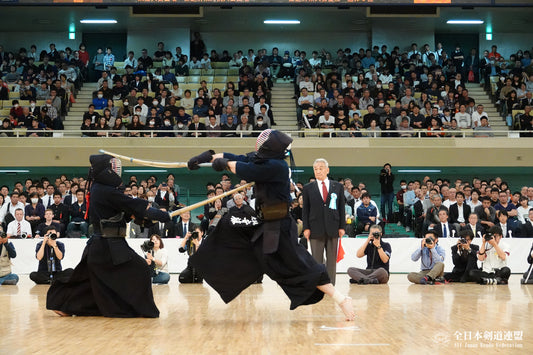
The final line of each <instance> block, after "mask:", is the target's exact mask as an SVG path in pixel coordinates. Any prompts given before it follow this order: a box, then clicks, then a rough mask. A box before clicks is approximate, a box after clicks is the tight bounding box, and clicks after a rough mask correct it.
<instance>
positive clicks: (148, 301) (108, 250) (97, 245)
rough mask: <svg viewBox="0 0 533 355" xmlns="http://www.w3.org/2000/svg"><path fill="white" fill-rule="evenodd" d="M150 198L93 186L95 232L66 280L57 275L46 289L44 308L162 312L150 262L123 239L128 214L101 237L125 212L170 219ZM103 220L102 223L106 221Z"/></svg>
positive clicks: (83, 313)
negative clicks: (154, 286)
mask: <svg viewBox="0 0 533 355" xmlns="http://www.w3.org/2000/svg"><path fill="white" fill-rule="evenodd" d="M147 206H148V202H147V201H146V200H143V199H133V198H131V197H130V196H126V195H125V194H124V193H123V192H122V191H121V190H120V189H118V188H116V187H113V186H109V185H104V184H100V183H95V184H93V186H92V187H91V199H90V204H89V217H90V220H91V223H92V224H93V226H94V228H95V234H94V235H93V236H92V237H91V238H90V239H89V240H88V242H87V246H86V247H85V250H84V251H83V255H82V258H81V261H80V263H79V264H78V266H76V268H75V269H74V272H73V274H72V277H71V278H70V280H68V281H67V282H62V281H61V280H55V281H54V283H52V285H51V286H50V289H49V290H48V295H47V300H46V308H48V309H51V310H58V311H62V312H64V313H67V314H72V315H79V316H105V317H119V318H129V317H150V318H154V317H158V316H159V310H158V309H157V307H156V305H155V303H154V298H153V293H152V282H151V270H150V267H149V266H148V264H147V263H146V261H145V260H144V259H143V258H142V257H140V256H139V255H138V254H137V253H136V252H135V251H134V250H133V249H132V248H130V247H129V245H128V243H127V242H126V240H125V238H123V237H122V238H121V237H118V236H119V234H121V233H122V231H125V226H126V221H125V220H124V218H122V219H120V221H118V222H117V223H111V225H112V226H114V227H116V228H114V227H111V228H109V229H108V230H111V231H116V233H115V235H116V237H113V235H114V234H110V233H109V234H108V236H111V237H102V234H103V233H102V232H101V228H106V226H107V225H108V224H107V223H108V222H103V221H104V220H106V221H108V220H109V218H110V217H112V216H115V215H117V213H119V214H120V213H121V212H123V213H124V215H125V216H132V215H133V216H135V217H136V218H138V219H141V220H142V219H143V218H145V217H147V214H150V213H151V215H150V219H158V220H162V221H168V220H169V216H168V214H167V213H163V212H161V211H159V210H155V209H153V208H149V209H147ZM102 223H104V224H102Z"/></svg>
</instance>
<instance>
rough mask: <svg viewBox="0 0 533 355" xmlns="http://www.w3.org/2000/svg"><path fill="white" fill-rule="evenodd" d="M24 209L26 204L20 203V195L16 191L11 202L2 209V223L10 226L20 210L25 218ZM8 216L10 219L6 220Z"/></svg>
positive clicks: (0, 211)
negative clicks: (16, 212)
mask: <svg viewBox="0 0 533 355" xmlns="http://www.w3.org/2000/svg"><path fill="white" fill-rule="evenodd" d="M24 207H25V206H24V204H23V203H22V202H20V201H19V193H18V192H16V191H15V192H13V193H12V194H11V199H10V201H9V202H6V203H4V205H3V206H2V208H1V209H0V222H1V223H5V225H7V224H9V222H11V221H12V220H13V218H14V217H15V211H16V210H17V209H19V208H20V209H22V215H23V216H24ZM7 215H9V217H8V218H7V220H6V216H7Z"/></svg>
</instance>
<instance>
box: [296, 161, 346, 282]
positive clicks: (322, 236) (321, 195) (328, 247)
mask: <svg viewBox="0 0 533 355" xmlns="http://www.w3.org/2000/svg"><path fill="white" fill-rule="evenodd" d="M313 171H314V174H315V179H316V181H314V182H310V183H309V184H307V185H305V186H304V188H303V199H304V202H303V209H302V219H303V228H304V236H305V238H307V240H308V241H309V243H310V244H311V252H312V254H313V258H315V260H316V261H317V262H318V263H321V264H323V263H324V250H325V251H326V268H327V270H328V274H329V277H330V279H331V283H332V284H334V285H335V276H336V272H337V247H338V238H342V236H343V235H344V229H345V226H346V221H345V210H344V187H343V186H342V185H341V184H339V183H338V182H336V181H331V180H329V179H328V173H329V167H328V162H327V161H326V160H325V159H317V160H315V162H314V163H313Z"/></svg>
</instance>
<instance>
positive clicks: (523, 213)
mask: <svg viewBox="0 0 533 355" xmlns="http://www.w3.org/2000/svg"><path fill="white" fill-rule="evenodd" d="M519 201H520V207H518V208H517V209H516V213H517V215H516V217H517V218H518V222H519V224H525V223H526V222H528V221H529V219H528V218H529V209H530V207H529V205H528V202H529V199H528V198H527V196H520V200H519Z"/></svg>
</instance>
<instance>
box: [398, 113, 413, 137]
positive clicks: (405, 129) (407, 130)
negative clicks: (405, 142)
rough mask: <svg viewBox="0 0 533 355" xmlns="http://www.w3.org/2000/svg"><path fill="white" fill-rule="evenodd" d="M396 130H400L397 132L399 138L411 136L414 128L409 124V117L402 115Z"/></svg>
mask: <svg viewBox="0 0 533 355" xmlns="http://www.w3.org/2000/svg"><path fill="white" fill-rule="evenodd" d="M398 131H401V132H400V133H399V137H401V138H411V137H413V136H414V134H415V133H414V132H413V131H414V129H413V127H410V126H409V118H408V117H403V118H402V119H401V122H400V126H399V127H398Z"/></svg>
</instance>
